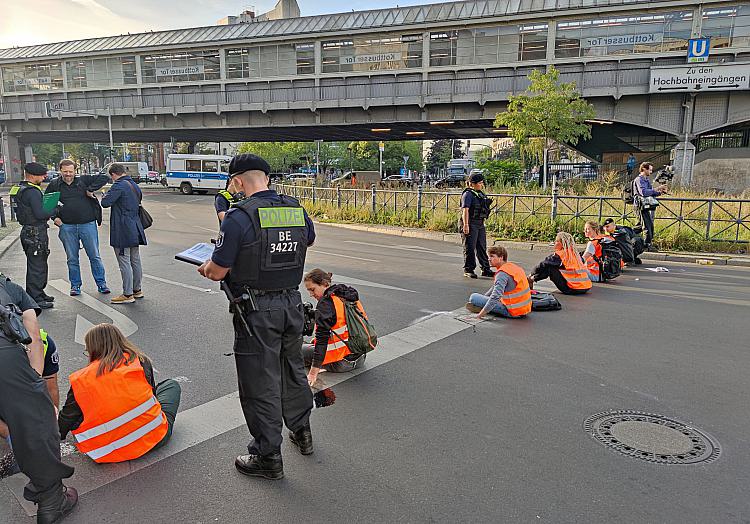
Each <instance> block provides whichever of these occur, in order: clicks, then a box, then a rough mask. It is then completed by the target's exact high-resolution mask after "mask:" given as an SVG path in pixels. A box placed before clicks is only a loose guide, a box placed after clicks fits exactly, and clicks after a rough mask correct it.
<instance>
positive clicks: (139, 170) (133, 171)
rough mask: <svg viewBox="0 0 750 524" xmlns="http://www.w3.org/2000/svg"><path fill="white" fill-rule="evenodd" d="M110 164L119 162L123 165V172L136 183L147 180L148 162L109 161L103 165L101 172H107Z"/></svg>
mask: <svg viewBox="0 0 750 524" xmlns="http://www.w3.org/2000/svg"><path fill="white" fill-rule="evenodd" d="M112 164H120V165H121V166H122V167H124V168H125V174H126V175H129V176H130V178H132V179H133V182H135V183H136V184H140V183H141V182H146V181H148V164H147V163H146V162H110V163H109V164H107V165H105V166H104V168H103V169H102V170H101V173H104V174H109V168H110V167H111V166H112Z"/></svg>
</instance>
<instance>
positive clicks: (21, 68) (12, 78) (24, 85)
mask: <svg viewBox="0 0 750 524" xmlns="http://www.w3.org/2000/svg"><path fill="white" fill-rule="evenodd" d="M2 71H3V91H4V92H6V93H21V92H24V91H51V90H55V89H62V88H63V72H62V63H61V62H53V63H47V64H18V65H11V66H3V68H2Z"/></svg>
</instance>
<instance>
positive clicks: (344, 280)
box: [333, 275, 417, 293]
mask: <svg viewBox="0 0 750 524" xmlns="http://www.w3.org/2000/svg"><path fill="white" fill-rule="evenodd" d="M333 280H334V282H336V283H337V284H351V285H353V286H365V287H377V288H381V289H392V290H394V291H405V292H406V293H417V291H412V290H411V289H404V288H402V287H395V286H389V285H387V284H381V283H379V282H370V281H369V280H360V279H358V278H354V277H347V276H344V275H334V277H333Z"/></svg>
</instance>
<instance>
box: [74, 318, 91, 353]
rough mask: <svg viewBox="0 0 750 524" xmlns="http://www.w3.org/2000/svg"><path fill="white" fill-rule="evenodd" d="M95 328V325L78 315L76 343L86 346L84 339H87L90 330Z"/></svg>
mask: <svg viewBox="0 0 750 524" xmlns="http://www.w3.org/2000/svg"><path fill="white" fill-rule="evenodd" d="M92 327H94V324H92V323H91V322H89V321H88V320H86V319H85V318H84V317H82V316H81V315H76V334H75V341H76V343H78V344H81V345H82V346H85V345H86V344H85V342H84V339H85V337H86V333H87V332H88V330H89V329H91V328H92Z"/></svg>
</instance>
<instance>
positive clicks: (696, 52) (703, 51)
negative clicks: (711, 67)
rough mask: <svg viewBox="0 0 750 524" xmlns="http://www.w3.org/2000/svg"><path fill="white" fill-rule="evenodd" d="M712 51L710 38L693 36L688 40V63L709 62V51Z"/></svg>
mask: <svg viewBox="0 0 750 524" xmlns="http://www.w3.org/2000/svg"><path fill="white" fill-rule="evenodd" d="M710 51H711V39H710V38H692V39H690V41H689V42H688V63H689V64H696V63H701V62H708V53H709V52H710Z"/></svg>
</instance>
